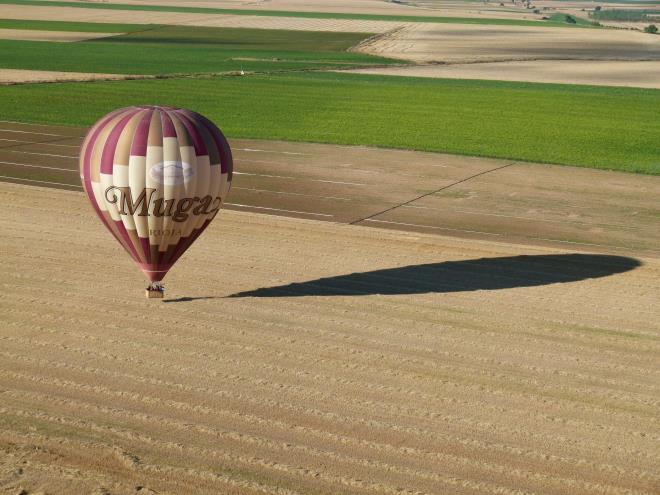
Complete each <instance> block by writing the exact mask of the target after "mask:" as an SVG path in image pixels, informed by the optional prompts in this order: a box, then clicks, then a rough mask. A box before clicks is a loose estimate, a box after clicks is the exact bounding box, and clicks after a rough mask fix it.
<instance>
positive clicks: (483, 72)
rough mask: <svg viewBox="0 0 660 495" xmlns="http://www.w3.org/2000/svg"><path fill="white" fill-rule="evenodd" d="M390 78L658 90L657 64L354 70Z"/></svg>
mask: <svg viewBox="0 0 660 495" xmlns="http://www.w3.org/2000/svg"><path fill="white" fill-rule="evenodd" d="M348 72H357V73H362V74H383V75H391V76H414V77H439V78H450V79H489V80H497V81H527V82H539V83H559V84H592V85H600V86H630V87H637V88H660V61H644V62H639V61H620V60H608V61H594V60H534V61H526V62H483V63H471V64H460V63H458V64H441V65H437V64H433V65H415V66H401V67H378V68H367V69H355V70H351V71H348Z"/></svg>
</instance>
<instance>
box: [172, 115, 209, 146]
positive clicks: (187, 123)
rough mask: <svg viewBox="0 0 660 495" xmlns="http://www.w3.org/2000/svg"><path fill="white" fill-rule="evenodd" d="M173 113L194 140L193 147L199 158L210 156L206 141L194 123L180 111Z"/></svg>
mask: <svg viewBox="0 0 660 495" xmlns="http://www.w3.org/2000/svg"><path fill="white" fill-rule="evenodd" d="M172 113H173V114H174V115H176V116H177V117H178V118H179V120H180V121H181V123H182V124H183V125H184V127H185V128H186V130H187V131H188V134H189V135H190V138H191V139H192V142H193V146H194V147H195V154H196V155H197V156H206V155H208V154H209V153H208V151H207V149H206V145H205V144H204V140H203V139H202V136H200V134H199V131H198V130H197V129H196V128H195V125H194V124H193V122H192V121H191V120H190V119H189V118H188V117H187V116H186V114H185V113H183V112H181V111H180V110H174V111H172Z"/></svg>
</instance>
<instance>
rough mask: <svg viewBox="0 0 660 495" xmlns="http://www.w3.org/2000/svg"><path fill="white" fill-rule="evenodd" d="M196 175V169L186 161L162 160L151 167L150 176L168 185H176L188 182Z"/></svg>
mask: <svg viewBox="0 0 660 495" xmlns="http://www.w3.org/2000/svg"><path fill="white" fill-rule="evenodd" d="M193 175H195V169H194V167H193V166H192V165H190V164H189V163H186V162H179V161H167V162H161V163H158V164H156V165H154V166H153V167H151V168H150V169H149V176H150V177H151V178H152V179H153V180H155V181H156V182H160V183H161V184H164V185H166V186H175V185H178V184H183V183H184V182H188V181H189V180H190V179H191V178H192V176H193Z"/></svg>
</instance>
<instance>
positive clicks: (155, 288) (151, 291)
mask: <svg viewBox="0 0 660 495" xmlns="http://www.w3.org/2000/svg"><path fill="white" fill-rule="evenodd" d="M144 294H145V296H146V297H147V299H162V298H163V295H165V287H163V286H162V285H161V284H159V283H157V282H156V283H153V284H151V285H149V287H147V288H146V289H145V290H144Z"/></svg>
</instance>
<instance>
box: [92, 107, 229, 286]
mask: <svg viewBox="0 0 660 495" xmlns="http://www.w3.org/2000/svg"><path fill="white" fill-rule="evenodd" d="M232 169H233V162H232V156H231V150H230V149H229V144H228V143H227V140H226V139H225V137H224V136H223V135H222V132H220V129H218V128H217V127H216V126H215V125H214V124H213V123H212V122H211V121H210V120H208V119H207V118H205V117H203V116H202V115H200V114H198V113H195V112H193V111H191V110H185V109H180V108H170V107H159V106H134V107H128V108H121V109H119V110H115V111H114V112H111V113H109V114H108V115H106V116H105V117H103V118H102V119H101V120H99V121H98V122H97V123H96V124H94V126H92V128H91V129H90V130H89V132H88V133H87V136H86V137H85V140H84V141H83V143H82V146H81V149H80V179H81V181H82V185H83V187H84V189H85V192H86V193H87V197H88V198H89V201H90V202H91V203H92V206H93V207H94V210H95V211H96V214H97V215H98V217H99V218H100V219H101V221H102V222H103V224H104V225H105V226H106V228H107V229H108V230H109V231H110V233H111V234H112V235H113V236H114V237H115V239H117V241H119V243H120V244H121V245H122V246H123V247H124V249H125V250H126V251H127V252H128V254H129V255H130V256H131V258H132V259H133V261H134V262H135V263H136V264H137V266H138V267H139V268H140V269H141V270H142V271H143V272H144V274H145V275H146V277H147V278H148V279H149V281H150V285H149V287H147V291H146V293H147V297H159V298H162V297H163V291H164V288H163V285H162V280H163V278H164V277H165V275H166V274H167V272H168V271H169V270H170V268H172V265H174V263H175V262H176V261H177V259H179V257H181V255H182V254H183V253H184V252H185V251H186V249H188V248H189V247H190V245H191V244H192V243H193V242H194V241H195V239H197V237H199V235H200V234H201V233H202V232H203V231H204V229H206V227H208V225H209V223H210V222H211V220H213V218H214V217H215V216H216V214H217V213H218V211H219V210H220V208H221V206H222V204H223V202H224V201H225V199H226V197H227V194H228V193H229V189H230V186H231V179H232Z"/></svg>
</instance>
